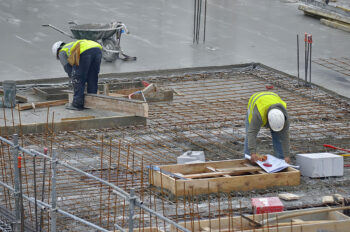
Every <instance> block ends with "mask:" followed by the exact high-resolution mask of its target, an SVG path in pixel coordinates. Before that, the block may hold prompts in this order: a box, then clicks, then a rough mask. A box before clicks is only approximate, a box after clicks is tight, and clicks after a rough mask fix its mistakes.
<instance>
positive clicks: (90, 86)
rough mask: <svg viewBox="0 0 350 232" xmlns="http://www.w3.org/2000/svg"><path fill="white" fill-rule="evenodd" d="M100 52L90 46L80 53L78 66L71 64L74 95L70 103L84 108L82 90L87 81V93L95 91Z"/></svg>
mask: <svg viewBox="0 0 350 232" xmlns="http://www.w3.org/2000/svg"><path fill="white" fill-rule="evenodd" d="M101 58H102V52H101V49H99V48H90V49H88V50H86V51H84V52H83V53H81V54H80V61H79V66H75V65H74V66H73V69H72V84H73V89H74V97H73V103H72V105H73V106H74V107H76V108H79V109H83V108H84V90H85V83H87V92H88V93H97V87H98V86H97V83H98V74H99V72H100V65H101Z"/></svg>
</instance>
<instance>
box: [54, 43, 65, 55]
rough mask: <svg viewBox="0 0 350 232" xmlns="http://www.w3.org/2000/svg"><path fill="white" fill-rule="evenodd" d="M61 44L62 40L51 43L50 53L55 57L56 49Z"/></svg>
mask: <svg viewBox="0 0 350 232" xmlns="http://www.w3.org/2000/svg"><path fill="white" fill-rule="evenodd" d="M62 44H63V41H57V42H56V43H54V44H53V45H52V54H53V55H54V56H55V57H57V49H59V48H60V47H61V45H62Z"/></svg>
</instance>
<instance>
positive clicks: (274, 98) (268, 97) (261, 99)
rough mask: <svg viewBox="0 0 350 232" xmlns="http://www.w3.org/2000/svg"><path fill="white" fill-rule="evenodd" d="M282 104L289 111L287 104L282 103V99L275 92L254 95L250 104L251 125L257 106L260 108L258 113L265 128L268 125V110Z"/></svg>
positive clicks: (249, 118)
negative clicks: (272, 106)
mask: <svg viewBox="0 0 350 232" xmlns="http://www.w3.org/2000/svg"><path fill="white" fill-rule="evenodd" d="M278 103H281V104H282V105H283V106H284V108H286V109H287V104H286V103H285V102H284V101H282V99H281V98H280V97H279V96H278V95H277V94H276V93H274V92H267V91H265V92H258V93H255V94H253V95H252V96H251V97H250V99H249V102H248V110H249V115H248V121H249V123H250V122H251V121H252V118H253V111H254V107H255V106H256V107H257V108H258V111H259V113H260V116H261V119H262V122H263V124H262V126H265V125H266V123H267V110H268V109H269V107H270V106H271V105H274V104H278Z"/></svg>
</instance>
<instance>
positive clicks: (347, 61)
mask: <svg viewBox="0 0 350 232" xmlns="http://www.w3.org/2000/svg"><path fill="white" fill-rule="evenodd" d="M313 62H314V63H316V64H319V65H321V66H323V67H325V68H328V69H331V70H333V71H335V72H338V73H341V74H344V75H345V76H350V58H348V57H338V58H334V57H333V58H318V59H314V60H313Z"/></svg>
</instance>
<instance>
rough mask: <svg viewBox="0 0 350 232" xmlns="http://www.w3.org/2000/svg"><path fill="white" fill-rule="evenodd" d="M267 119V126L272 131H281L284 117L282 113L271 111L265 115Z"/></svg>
mask: <svg viewBox="0 0 350 232" xmlns="http://www.w3.org/2000/svg"><path fill="white" fill-rule="evenodd" d="M267 119H268V120H269V125H270V128H271V130H273V131H276V132H278V131H281V130H282V129H283V127H284V122H285V121H286V120H285V117H284V113H283V112H282V111H281V110H279V109H272V110H270V111H269V113H268V114H267Z"/></svg>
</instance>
